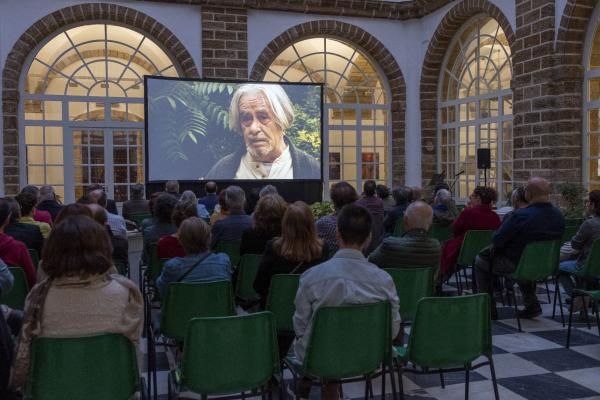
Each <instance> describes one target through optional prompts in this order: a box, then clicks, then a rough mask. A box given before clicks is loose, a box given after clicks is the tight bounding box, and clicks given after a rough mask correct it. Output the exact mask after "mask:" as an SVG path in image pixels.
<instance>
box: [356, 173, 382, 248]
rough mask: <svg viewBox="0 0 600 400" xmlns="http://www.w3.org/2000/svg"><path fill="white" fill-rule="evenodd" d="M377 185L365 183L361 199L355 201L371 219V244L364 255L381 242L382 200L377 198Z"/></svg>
mask: <svg viewBox="0 0 600 400" xmlns="http://www.w3.org/2000/svg"><path fill="white" fill-rule="evenodd" d="M376 189H377V184H376V183H375V181H373V180H367V181H365V183H364V185H363V197H362V198H360V199H358V200H357V201H356V203H355V204H356V205H359V206H362V207H365V208H366V209H367V210H368V211H369V212H370V213H371V217H373V218H372V220H371V221H372V229H373V231H372V232H371V242H370V243H369V245H368V247H367V248H366V249H365V251H366V253H365V254H369V253H370V252H371V251H373V250H374V249H375V247H377V245H378V244H379V242H380V241H381V236H382V234H383V213H384V212H383V200H381V199H380V198H379V197H377V191H376Z"/></svg>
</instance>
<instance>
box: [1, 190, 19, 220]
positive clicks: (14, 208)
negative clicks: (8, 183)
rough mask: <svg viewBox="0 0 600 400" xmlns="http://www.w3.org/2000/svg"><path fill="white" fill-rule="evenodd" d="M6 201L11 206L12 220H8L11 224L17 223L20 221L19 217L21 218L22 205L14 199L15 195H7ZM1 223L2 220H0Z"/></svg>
mask: <svg viewBox="0 0 600 400" xmlns="http://www.w3.org/2000/svg"><path fill="white" fill-rule="evenodd" d="M4 201H5V202H6V203H8V206H9V207H10V220H9V221H8V223H9V224H12V223H15V222H18V221H19V218H21V206H20V205H19V203H18V202H17V201H16V200H15V199H14V197H8V196H7V197H5V198H4ZM0 223H1V221H0Z"/></svg>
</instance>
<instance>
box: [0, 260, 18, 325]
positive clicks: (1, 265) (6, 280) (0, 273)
mask: <svg viewBox="0 0 600 400" xmlns="http://www.w3.org/2000/svg"><path fill="white" fill-rule="evenodd" d="M14 280H15V278H14V276H13V274H11V273H10V270H9V269H8V265H6V263H5V262H4V261H2V260H0V298H1V297H2V296H4V295H5V294H7V293H8V292H10V290H11V289H12V286H13V282H14ZM0 314H2V309H1V308H0Z"/></svg>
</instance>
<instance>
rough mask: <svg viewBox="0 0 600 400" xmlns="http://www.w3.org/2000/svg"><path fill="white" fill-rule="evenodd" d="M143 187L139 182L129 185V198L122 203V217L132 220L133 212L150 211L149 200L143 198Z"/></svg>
mask: <svg viewBox="0 0 600 400" xmlns="http://www.w3.org/2000/svg"><path fill="white" fill-rule="evenodd" d="M144 191H145V187H144V185H143V184H141V183H136V184H135V185H132V186H131V200H127V201H126V202H124V203H123V212H122V214H123V218H125V219H128V220H132V218H133V215H135V214H145V213H149V212H150V207H149V201H148V200H144Z"/></svg>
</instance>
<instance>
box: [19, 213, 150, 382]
mask: <svg viewBox="0 0 600 400" xmlns="http://www.w3.org/2000/svg"><path fill="white" fill-rule="evenodd" d="M110 247H111V246H110V239H109V236H108V233H107V232H106V229H105V228H103V227H102V226H100V225H99V224H98V223H96V222H95V221H94V220H92V219H91V218H89V217H86V216H83V215H78V216H71V217H68V218H66V219H64V220H63V221H62V222H61V223H60V224H57V226H56V228H55V230H54V231H53V232H52V234H51V235H50V237H49V238H48V242H47V243H46V246H44V250H43V253H42V258H43V260H44V263H43V264H42V266H41V268H43V269H44V271H45V273H46V274H47V275H48V279H46V280H44V281H42V282H40V284H38V285H36V286H35V287H33V289H31V291H30V293H29V295H28V297H27V303H26V305H25V319H24V322H23V328H22V329H21V334H20V337H19V342H18V347H17V350H16V354H15V361H14V363H13V369H12V373H11V386H12V387H13V388H23V387H24V385H25V383H26V381H27V374H28V372H29V360H30V352H31V344H32V340H33V338H34V337H36V336H41V337H69V336H71V337H79V336H90V335H95V334H102V333H119V334H123V335H125V336H126V337H128V338H129V339H130V340H131V341H132V342H133V343H134V345H135V346H136V347H137V345H138V341H139V338H140V334H141V332H142V327H143V318H144V316H143V299H142V295H141V293H140V291H139V289H138V288H137V286H136V285H135V284H134V283H133V282H131V281H130V280H129V279H127V278H125V277H123V276H120V275H109V274H108V271H109V269H110V268H111V266H112V262H111V248H110Z"/></svg>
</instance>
